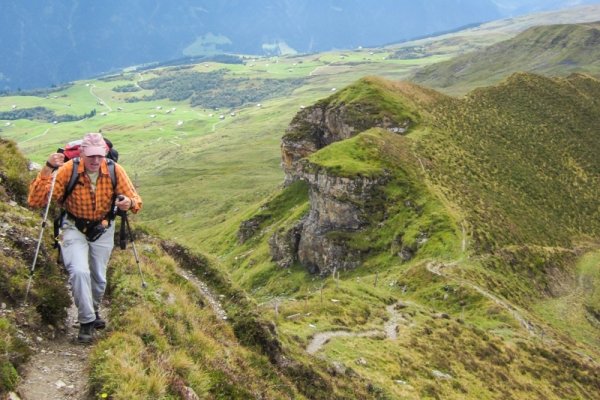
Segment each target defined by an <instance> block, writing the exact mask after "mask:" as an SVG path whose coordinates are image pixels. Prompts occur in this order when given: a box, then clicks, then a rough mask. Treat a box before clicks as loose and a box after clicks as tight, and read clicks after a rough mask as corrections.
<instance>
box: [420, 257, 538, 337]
mask: <svg viewBox="0 0 600 400" xmlns="http://www.w3.org/2000/svg"><path fill="white" fill-rule="evenodd" d="M456 264H457V263H456V262H453V263H449V264H444V263H436V262H434V261H432V262H429V263H427V270H428V271H429V272H431V273H432V274H435V275H438V276H442V277H444V278H447V279H450V280H453V281H457V282H459V283H461V284H462V285H466V286H469V287H470V288H472V289H474V290H476V291H478V292H479V293H481V294H482V295H483V296H485V297H487V298H488V299H491V300H493V301H494V302H495V303H496V304H498V305H500V306H501V307H503V308H505V309H506V311H508V312H509V313H510V315H512V316H513V318H514V319H516V320H517V321H519V323H520V324H521V326H522V327H523V328H525V330H527V332H529V334H530V335H532V336H537V334H536V332H535V325H533V324H532V323H531V322H530V321H528V320H527V319H525V318H524V317H523V316H522V315H521V314H522V311H521V310H519V309H518V308H517V307H515V306H514V305H512V304H510V303H508V302H506V301H504V300H502V299H501V298H499V297H498V296H496V295H494V294H493V293H491V292H489V291H487V290H485V289H483V288H482V287H480V286H477V285H476V284H474V283H471V282H469V281H466V280H464V279H461V278H458V277H455V276H452V275H449V274H445V273H443V272H442V271H441V269H442V268H444V267H453V266H455V265H456Z"/></svg>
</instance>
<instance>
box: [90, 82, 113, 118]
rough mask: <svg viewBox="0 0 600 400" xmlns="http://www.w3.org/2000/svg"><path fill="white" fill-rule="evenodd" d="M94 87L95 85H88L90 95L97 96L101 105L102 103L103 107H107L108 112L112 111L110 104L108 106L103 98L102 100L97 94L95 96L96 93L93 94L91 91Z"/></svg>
mask: <svg viewBox="0 0 600 400" xmlns="http://www.w3.org/2000/svg"><path fill="white" fill-rule="evenodd" d="M95 87H96V85H91V86H90V94H91V95H92V96H94V97H95V98H97V99H98V100H100V102H101V103H102V105H104V107H106V108H108V112H111V111H112V108H110V106H109V105H108V104H106V102H105V101H104V100H102V99H101V98H100V97H99V96H96V95H95V94H94V92H93V91H92V89H93V88H95Z"/></svg>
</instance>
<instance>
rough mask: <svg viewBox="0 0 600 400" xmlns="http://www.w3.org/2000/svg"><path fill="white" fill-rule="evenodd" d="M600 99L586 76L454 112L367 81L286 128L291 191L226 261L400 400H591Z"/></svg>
mask: <svg viewBox="0 0 600 400" xmlns="http://www.w3.org/2000/svg"><path fill="white" fill-rule="evenodd" d="M599 99H600V82H599V81H598V80H596V79H594V78H592V77H590V76H586V75H581V74H575V75H572V76H570V77H568V78H552V79H549V78H545V77H543V76H540V75H535V74H528V73H521V74H514V75H512V76H511V77H509V78H508V79H506V80H505V81H503V82H502V83H500V84H498V85H496V86H492V87H488V88H482V89H478V90H476V91H474V92H472V93H470V94H469V95H468V96H466V97H465V98H463V99H455V98H452V97H449V96H446V95H442V94H440V93H437V92H434V91H432V90H430V89H427V88H423V87H420V86H418V85H414V84H410V83H406V82H391V81H387V80H384V79H381V78H375V77H368V78H365V79H362V80H360V81H358V82H356V83H355V84H353V85H350V86H348V87H347V88H345V89H344V90H342V91H340V92H338V93H336V94H335V95H333V96H331V97H329V98H328V99H324V100H322V101H319V102H318V103H316V104H315V105H314V106H311V107H308V108H306V109H304V110H302V111H301V112H300V113H299V114H298V115H297V116H296V117H295V118H294V120H293V121H292V123H291V124H290V126H289V128H288V130H287V132H286V134H285V135H284V137H283V139H282V166H283V167H284V170H285V172H286V183H287V187H286V188H284V189H283V190H282V191H281V192H279V193H277V194H275V195H274V196H272V198H270V199H269V200H268V201H266V202H265V203H264V204H263V205H262V206H261V207H260V209H259V210H256V211H255V212H254V213H252V212H249V213H248V216H249V217H250V218H249V219H248V220H247V221H246V222H244V223H243V224H242V225H241V226H240V229H239V231H238V235H237V240H235V243H234V241H233V240H232V239H231V237H229V238H224V240H223V245H222V249H221V254H225V255H224V256H223V257H221V262H222V263H224V264H225V265H227V266H228V268H229V269H230V270H231V273H232V277H233V279H234V280H236V281H238V282H240V283H241V284H242V286H243V287H245V288H247V290H249V291H250V292H251V293H252V294H254V296H255V297H256V298H257V299H258V300H259V301H261V302H262V309H263V310H264V311H263V315H265V316H270V317H271V318H273V319H274V320H275V322H276V323H277V324H278V326H279V329H280V332H283V333H285V334H286V335H288V336H289V337H291V338H293V340H294V341H295V342H296V343H297V344H298V346H300V347H301V348H305V349H306V351H307V352H309V353H311V354H320V355H322V356H325V357H327V359H329V361H330V362H332V363H333V365H337V366H338V367H340V368H341V367H343V368H347V369H351V370H352V372H350V373H354V371H357V372H358V373H359V374H361V375H362V376H366V377H368V379H371V380H372V381H373V382H377V383H378V384H379V385H381V387H382V388H384V389H386V390H388V391H390V393H391V394H392V395H393V396H396V397H406V398H418V397H426V396H432V397H439V398H464V397H468V398H557V399H558V398H565V397H578V396H581V397H590V398H597V397H598V396H597V388H598V385H600V381H598V376H599V375H598V373H599V372H600V371H599V370H598V363H597V360H598V357H599V356H600V354H599V353H598V352H597V348H598V347H597V346H598V345H599V344H600V342H599V341H598V329H600V319H598V315H599V314H598V311H597V307H596V306H594V304H596V302H597V299H598V294H597V293H598V292H599V291H598V289H597V288H598V287H599V285H600V276H599V274H598V273H596V272H594V271H595V270H594V267H593V266H594V265H595V266H596V267H597V265H598V264H597V260H598V254H599V253H598V251H599V247H598V244H597V240H596V238H597V237H598V235H599V234H600V225H599V224H598V222H597V221H598V218H597V217H596V214H597V212H598V209H599V205H600V204H599V200H598V198H599V197H598V195H599V193H597V189H596V188H597V187H598V183H599V182H597V180H598V171H599V170H600V163H599V162H598V160H597V157H595V154H597V153H598V151H600V149H598V148H597V140H596V131H595V127H596V126H598V123H599V122H600V120H599V119H600V108H599V104H600V103H599ZM356 110H361V112H357V111H356ZM400 123H402V125H401V126H400V125H399V124H400ZM399 127H401V128H402V129H398V128H399ZM369 128H372V129H369ZM567 316H568V317H567ZM565 318H568V320H569V324H565V323H562V322H561V320H562V319H565ZM456 349H463V350H462V351H459V352H458V353H457V351H456ZM563 357H567V358H563ZM567 371H568V372H567ZM562 373H565V375H561V374H562ZM584 376H585V378H583V377H584ZM573 377H577V378H574V379H573Z"/></svg>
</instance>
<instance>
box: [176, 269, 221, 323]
mask: <svg viewBox="0 0 600 400" xmlns="http://www.w3.org/2000/svg"><path fill="white" fill-rule="evenodd" d="M178 272H179V275H181V276H183V277H184V278H185V279H186V280H188V281H190V282H192V283H193V284H194V286H196V287H197V288H198V290H199V291H200V293H201V294H202V296H204V297H205V298H206V300H208V304H209V305H210V307H211V308H212V310H213V311H214V312H215V314H217V315H218V316H219V318H220V319H222V320H226V319H227V314H226V313H225V310H223V307H222V306H221V301H220V299H218V298H217V296H215V294H213V292H212V291H211V290H210V289H209V288H208V286H207V285H206V283H204V282H202V281H201V280H200V279H198V278H197V277H196V275H194V274H193V273H192V272H191V271H184V270H182V269H179V270H178Z"/></svg>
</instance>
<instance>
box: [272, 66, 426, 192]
mask: <svg viewBox="0 0 600 400" xmlns="http://www.w3.org/2000/svg"><path fill="white" fill-rule="evenodd" d="M380 84H381V81H380V80H379V79H378V78H373V77H367V78H364V79H361V80H360V81H358V82H356V83H354V84H352V85H350V86H348V87H347V88H345V89H344V90H342V91H340V92H338V93H337V94H335V95H333V96H331V97H329V98H327V99H325V100H322V101H320V102H318V103H316V104H315V105H313V106H311V107H308V108H306V109H303V110H302V111H300V112H299V113H298V114H297V115H296V116H295V117H294V119H293V120H292V122H291V123H290V125H289V126H288V128H287V129H286V133H285V135H284V136H283V138H282V140H281V158H282V163H281V165H282V167H283V170H284V171H285V181H284V184H285V185H286V186H287V185H289V184H291V183H293V182H295V181H297V180H298V179H301V176H300V175H301V171H300V169H301V168H302V167H301V166H299V165H298V162H299V161H300V160H301V159H303V158H305V157H308V156H309V155H310V154H313V153H315V152H316V151H318V150H320V149H322V148H324V147H326V146H328V145H330V144H332V143H335V142H339V141H342V140H345V139H349V138H351V137H353V136H356V135H357V134H359V133H361V132H364V131H366V130H368V129H371V128H375V127H379V128H383V129H386V130H388V131H390V132H394V133H405V132H407V131H408V130H409V129H411V128H413V127H414V126H415V125H416V124H417V123H418V121H419V119H420V116H419V113H418V112H417V111H416V107H415V106H414V104H413V103H412V102H411V101H409V100H407V99H408V98H409V96H399V97H395V98H393V99H389V98H386V95H387V93H386V90H388V89H389V88H386V90H384V89H383V88H382V87H380V86H379V85H380ZM403 84H405V85H410V84H406V83H403ZM365 86H367V87H368V91H369V95H370V97H369V96H365V94H364V90H365ZM394 89H395V90H396V91H398V90H400V91H402V92H404V91H406V88H399V87H394ZM399 99H400V100H399Z"/></svg>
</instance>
